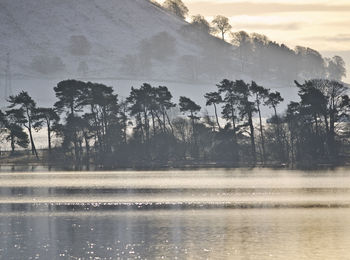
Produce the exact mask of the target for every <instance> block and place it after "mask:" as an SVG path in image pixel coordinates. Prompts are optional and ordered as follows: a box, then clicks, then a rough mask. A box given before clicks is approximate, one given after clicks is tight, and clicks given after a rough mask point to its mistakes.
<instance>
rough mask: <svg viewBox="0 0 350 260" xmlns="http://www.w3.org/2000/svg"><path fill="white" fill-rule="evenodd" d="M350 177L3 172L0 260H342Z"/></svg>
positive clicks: (347, 241) (344, 172)
mask: <svg viewBox="0 0 350 260" xmlns="http://www.w3.org/2000/svg"><path fill="white" fill-rule="evenodd" d="M349 216H350V174H349V170H348V169H338V170H336V171H321V172H302V171H286V170H270V169H255V170H248V169H235V170H221V169H216V170H193V171H179V170H174V171H147V172H146V171H145V172H143V171H123V172H17V173H16V172H8V173H7V172H3V173H0V236H1V240H0V259H350V253H348V252H350V218H349Z"/></svg>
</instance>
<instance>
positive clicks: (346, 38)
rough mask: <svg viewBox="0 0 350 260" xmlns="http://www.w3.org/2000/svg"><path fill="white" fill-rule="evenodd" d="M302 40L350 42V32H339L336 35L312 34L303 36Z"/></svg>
mask: <svg viewBox="0 0 350 260" xmlns="http://www.w3.org/2000/svg"><path fill="white" fill-rule="evenodd" d="M301 40H306V41H324V42H350V34H337V35H334V36H312V37H304V38H301Z"/></svg>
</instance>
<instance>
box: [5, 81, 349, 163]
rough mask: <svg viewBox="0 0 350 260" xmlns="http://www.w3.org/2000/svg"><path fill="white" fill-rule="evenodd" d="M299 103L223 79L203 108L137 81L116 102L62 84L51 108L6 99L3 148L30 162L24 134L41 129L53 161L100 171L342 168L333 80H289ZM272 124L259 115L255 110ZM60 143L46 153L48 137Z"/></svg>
mask: <svg viewBox="0 0 350 260" xmlns="http://www.w3.org/2000/svg"><path fill="white" fill-rule="evenodd" d="M295 84H296V87H297V88H298V89H299V97H300V101H299V102H291V103H290V104H289V105H288V107H287V110H286V111H284V112H281V111H280V104H281V102H283V100H284V99H283V97H282V96H281V94H280V93H279V92H277V91H271V90H270V89H267V88H265V87H263V86H260V85H258V84H257V83H256V82H254V81H252V82H250V83H247V82H245V81H243V80H235V81H232V80H228V79H224V80H222V81H221V82H220V83H218V84H217V85H216V87H217V90H216V91H214V92H209V93H206V94H205V96H204V98H205V100H206V106H212V107H213V111H214V115H209V114H208V113H201V110H202V108H201V106H199V105H198V104H196V103H195V102H194V101H193V100H191V99H190V98H189V97H185V96H181V97H180V98H179V101H178V103H177V104H176V103H175V102H174V100H173V96H172V94H171V92H170V91H169V89H168V88H167V87H166V86H158V87H154V86H151V85H150V84H147V83H144V84H143V85H142V86H140V87H139V88H131V92H130V95H129V96H128V97H127V98H126V99H125V100H120V99H119V98H118V95H117V94H116V93H115V92H114V89H113V88H112V87H109V86H105V85H103V84H99V83H91V82H82V81H77V80H65V81H61V82H59V83H58V84H57V86H56V87H55V88H54V91H55V94H56V97H57V102H56V103H55V104H54V106H53V107H50V108H43V107H38V106H37V104H36V102H35V101H34V100H33V99H32V98H31V97H30V95H29V94H28V92H26V91H22V92H20V93H18V94H17V95H13V96H10V97H9V98H8V103H9V105H8V107H7V109H6V110H5V111H0V124H1V136H2V139H1V140H2V142H4V143H8V144H9V145H10V147H11V155H16V150H17V149H18V148H24V149H26V148H28V147H30V151H31V153H32V155H33V156H35V157H37V158H39V155H38V151H37V149H36V145H35V138H34V137H33V133H34V132H35V131H38V130H39V129H41V128H43V127H45V129H46V130H47V152H48V154H49V158H51V160H52V161H53V162H55V161H56V162H57V161H58V160H59V158H61V159H60V160H61V161H60V163H63V164H64V165H71V166H74V167H78V168H79V167H83V166H87V167H89V166H90V165H95V166H96V167H101V168H116V167H136V166H152V165H153V166H168V165H178V166H179V165H180V166H181V165H185V164H197V163H204V164H206V163H215V164H217V165H221V164H222V165H227V166H240V165H250V166H254V165H258V164H259V165H271V164H275V165H290V166H313V165H318V164H322V163H327V164H341V163H344V162H345V161H346V160H347V159H348V157H349V153H350V150H349V147H350V146H349V140H350V139H349V137H350V130H349V129H350V128H349V119H350V99H349V96H348V94H347V92H348V88H347V87H346V86H344V85H343V84H342V83H339V82H338V81H331V80H324V79H322V80H319V79H314V80H308V81H305V82H304V83H299V82H297V81H295ZM263 107H267V108H269V109H270V111H271V115H272V116H271V117H269V118H268V119H267V120H265V119H264V118H263V117H262V112H261V111H262V108H263ZM53 135H56V139H58V140H60V143H59V145H56V146H55V147H53V145H52V136H53Z"/></svg>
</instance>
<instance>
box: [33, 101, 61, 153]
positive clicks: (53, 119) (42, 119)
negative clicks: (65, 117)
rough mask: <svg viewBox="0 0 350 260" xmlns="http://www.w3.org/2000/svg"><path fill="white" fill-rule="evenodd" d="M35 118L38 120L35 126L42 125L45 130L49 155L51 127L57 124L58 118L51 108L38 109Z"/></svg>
mask: <svg viewBox="0 0 350 260" xmlns="http://www.w3.org/2000/svg"><path fill="white" fill-rule="evenodd" d="M36 118H38V119H39V121H38V122H37V125H36V126H37V127H39V126H41V124H42V123H44V124H45V126H46V128H47V143H48V149H49V153H51V135H52V130H53V127H55V125H57V124H58V122H59V120H60V117H59V116H58V114H57V113H56V111H55V110H54V109H53V108H44V107H40V108H38V109H37V110H36Z"/></svg>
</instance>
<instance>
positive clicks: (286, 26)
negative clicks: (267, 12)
mask: <svg viewBox="0 0 350 260" xmlns="http://www.w3.org/2000/svg"><path fill="white" fill-rule="evenodd" d="M232 27H233V28H234V30H241V29H244V30H282V31H294V30H298V29H300V28H301V27H302V24H300V23H278V24H277V23H274V24H271V23H232Z"/></svg>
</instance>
